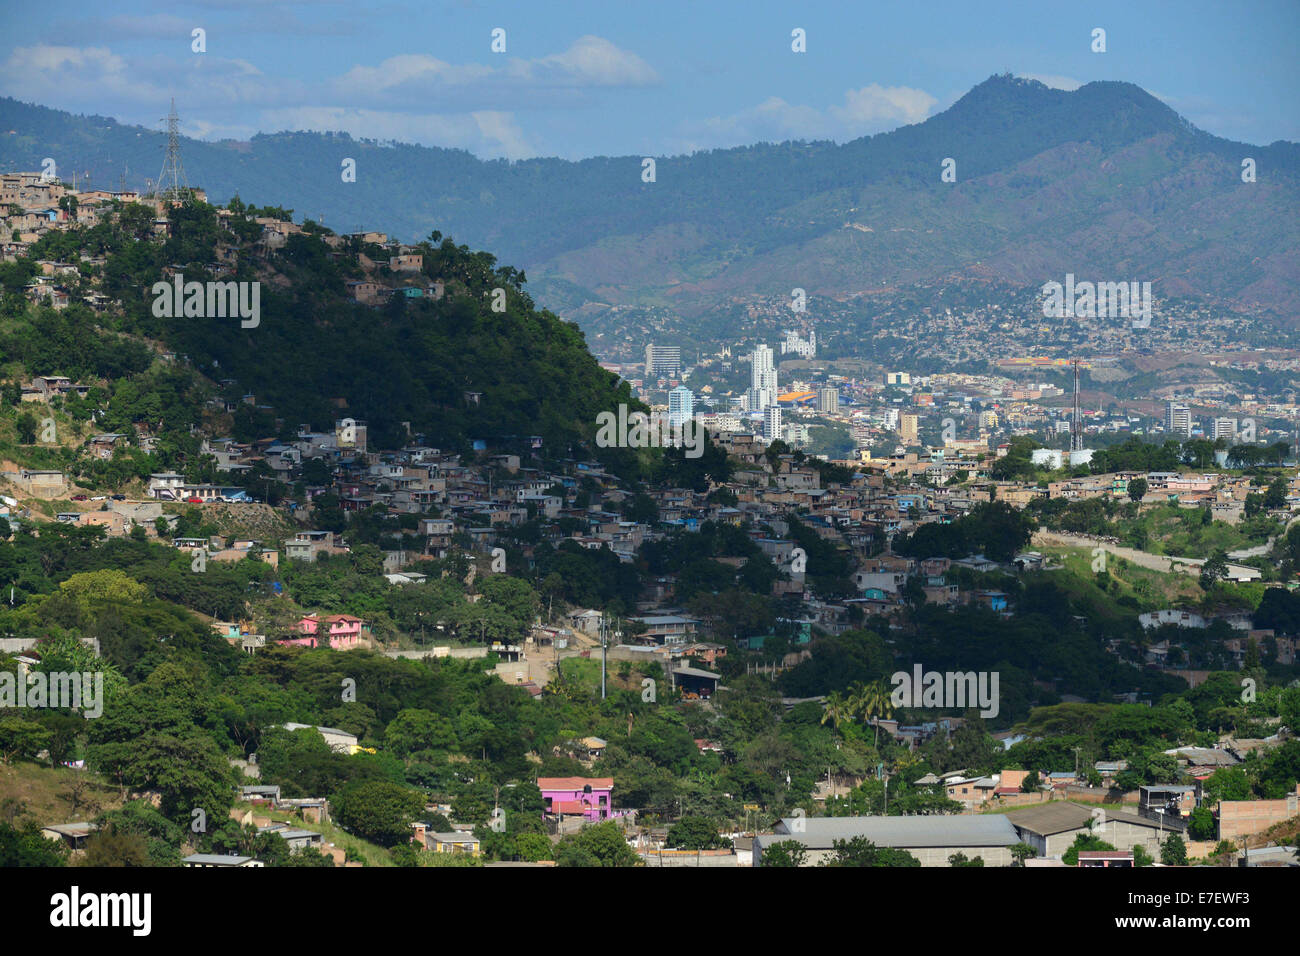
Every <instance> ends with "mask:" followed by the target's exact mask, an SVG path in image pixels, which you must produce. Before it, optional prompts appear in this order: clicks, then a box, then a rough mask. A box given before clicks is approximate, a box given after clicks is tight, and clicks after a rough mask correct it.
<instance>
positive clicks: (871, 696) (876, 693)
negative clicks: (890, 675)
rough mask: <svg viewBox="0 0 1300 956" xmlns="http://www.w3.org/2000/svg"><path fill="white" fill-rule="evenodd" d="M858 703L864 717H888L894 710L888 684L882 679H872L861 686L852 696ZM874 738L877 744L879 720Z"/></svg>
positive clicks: (878, 739) (878, 741) (878, 740)
mask: <svg viewBox="0 0 1300 956" xmlns="http://www.w3.org/2000/svg"><path fill="white" fill-rule="evenodd" d="M854 699H855V700H856V701H857V702H858V705H859V709H860V711H861V713H862V715H863V717H864V719H868V720H869V719H870V718H872V717H885V718H888V717H889V716H890V715H891V714H893V712H894V701H893V699H892V698H891V696H890V693H889V685H888V684H886V683H885V682H884V681H883V680H878V681H873V682H872V683H870V684H867V685H865V686H863V687H862V689H861V690H860V691H859V692H858V694H857V696H856V697H855V698H854ZM875 726H876V738H875V743H876V745H877V746H879V744H880V722H879V721H876V725H875Z"/></svg>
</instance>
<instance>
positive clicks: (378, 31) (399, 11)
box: [0, 0, 1300, 159]
mask: <svg viewBox="0 0 1300 956" xmlns="http://www.w3.org/2000/svg"><path fill="white" fill-rule="evenodd" d="M196 29H201V30H203V31H204V33H203V46H204V48H205V49H204V51H203V52H196V51H195V49H194V47H195V46H196V45H197V42H198V41H196V40H195V39H194V31H195V30H196ZM796 29H798V30H802V31H803V35H804V38H805V39H804V44H805V48H806V49H805V51H804V52H795V51H794V50H793V49H792V46H793V45H794V43H795V40H794V39H793V38H792V31H794V30H796ZM1097 29H1101V30H1104V31H1105V52H1094V50H1093V46H1094V43H1095V41H1094V30H1097ZM494 30H502V31H504V46H505V49H504V52H495V51H494V50H493V49H492V46H493V31H494ZM500 36H501V35H500V34H498V37H500ZM1298 39H1300V0H1238V2H1231V3H1228V2H1203V0H1182V2H1162V0H1142V2H1140V3H1134V2H1133V0H1122V2H1097V3H1082V2H1078V0H1070V2H1056V0H1028V2H1000V0H990V2H979V3H971V2H969V0H957V2H936V0H928V2H903V3H899V2H879V0H851V2H838V3H831V2H818V0H800V2H787V3H773V2H764V0H747V2H736V3H730V2H725V3H724V2H713V3H710V2H706V0H685V2H657V0H642V2H634V0H597V2H569V3H558V2H550V0H516V2H513V3H507V2H473V0H459V2H458V0H411V2H405V0H393V2H376V3H358V2H351V0H208V2H184V0H172V2H168V3H166V4H160V3H147V2H141V0H111V2H110V3H103V2H102V0H101V2H96V3H88V2H77V0H42V2H39V3H33V2H31V0H21V2H16V0H0V63H2V64H3V66H0V95H5V96H12V97H15V98H17V99H19V100H22V101H25V102H32V103H37V104H40V105H43V106H49V107H54V108H57V109H64V110H69V111H72V112H74V113H93V114H98V115H103V116H112V117H114V118H116V119H117V120H118V121H119V122H123V123H136V124H140V125H143V126H148V127H151V128H161V123H160V121H161V118H162V117H163V116H164V115H165V114H166V112H167V108H168V103H169V100H170V99H171V98H172V97H175V99H176V106H177V111H178V113H179V114H180V117H181V131H182V132H183V133H184V134H186V135H188V136H193V137H196V138H200V139H225V138H233V139H240V140H244V139H248V138H250V137H251V136H253V135H255V134H257V133H259V132H262V133H272V132H278V131H281V130H335V131H346V132H348V133H350V134H352V135H353V136H355V137H368V138H373V139H380V140H396V141H401V142H408V143H418V144H421V145H425V146H446V147H457V148H463V149H467V150H469V151H470V152H472V153H474V154H475V155H477V156H480V157H484V158H496V157H505V158H508V159H524V158H531V157H535V156H559V157H562V158H565V159H582V158H586V157H591V156H600V155H643V156H646V155H654V156H666V155H679V154H682V153H690V152H694V151H696V150H702V149H713V148H718V147H729V146H738V145H743V144H749V143H755V142H762V141H767V142H780V141H783V140H789V139H805V140H811V139H831V140H835V141H836V142H845V141H848V140H851V139H855V138H857V137H859V136H863V135H868V134H871V133H877V132H882V131H885V130H890V129H895V128H897V127H899V126H903V125H907V124H910V123H917V122H920V121H922V120H924V119H926V118H927V117H929V116H932V115H934V114H935V113H938V112H941V111H943V110H944V109H946V108H947V107H948V106H950V105H951V104H952V103H953V102H955V101H956V100H957V99H958V98H960V97H961V96H962V95H963V94H964V93H965V92H966V91H968V90H969V89H970V88H971V87H972V86H974V85H976V84H977V83H979V82H981V81H983V80H985V79H987V78H988V77H989V76H991V75H993V74H995V73H1006V72H1010V73H1014V74H1016V75H1019V76H1027V77H1033V78H1036V79H1040V80H1042V81H1043V82H1045V83H1047V84H1048V85H1049V86H1054V87H1058V88H1062V89H1074V88H1077V87H1078V86H1079V85H1081V84H1083V83H1087V82H1090V81H1093V80H1125V81H1128V82H1132V83H1136V84H1138V85H1139V86H1141V87H1143V88H1144V89H1146V90H1147V91H1149V92H1150V93H1152V94H1153V95H1155V96H1157V97H1159V98H1160V99H1161V100H1163V101H1164V102H1165V103H1167V104H1168V105H1169V106H1170V107H1172V108H1173V109H1175V110H1176V111H1177V112H1179V113H1181V114H1182V115H1183V116H1185V117H1186V118H1187V119H1188V120H1190V121H1191V122H1192V123H1193V124H1194V125H1196V126H1198V127H1200V128H1201V129H1204V130H1206V131H1208V132H1210V133H1213V134H1215V135H1218V136H1222V137H1225V138H1228V139H1232V140H1237V141H1242V142H1246V143H1250V144H1256V145H1266V144H1268V143H1272V142H1274V141H1276V140H1290V141H1300V106H1297V104H1300V57H1298V56H1297V55H1296V44H1297V40H1298ZM498 45H499V42H498Z"/></svg>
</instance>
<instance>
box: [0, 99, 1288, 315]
mask: <svg viewBox="0 0 1300 956" xmlns="http://www.w3.org/2000/svg"><path fill="white" fill-rule="evenodd" d="M55 113H56V111H49V110H45V108H43V107H24V108H22V109H20V108H19V105H18V104H15V101H12V100H0V126H3V127H7V128H10V129H16V130H17V129H23V130H24V132H23V133H22V134H18V133H16V134H15V135H14V136H4V137H0V163H7V164H13V163H17V162H20V161H21V162H22V163H26V164H28V166H30V164H31V163H33V162H39V160H40V159H41V158H42V155H55V154H54V153H53V152H51V153H42V150H43V149H46V148H48V149H50V150H58V149H62V150H64V152H66V153H71V154H72V155H73V156H74V157H75V156H78V155H89V157H90V158H89V159H87V160H85V161H84V162H83V161H81V160H77V159H74V160H73V161H72V163H73V166H74V168H87V167H91V168H92V181H100V182H102V181H103V178H104V177H108V175H109V173H108V170H109V169H110V168H111V163H110V161H111V162H118V161H125V162H127V163H128V165H130V164H131V163H132V161H134V163H135V166H134V167H133V168H141V167H140V164H141V163H143V162H145V160H144V159H143V158H142V157H144V156H146V155H147V151H148V149H149V148H152V149H153V150H154V151H155V152H154V156H155V157H156V159H157V161H159V162H160V157H161V152H160V148H161V143H162V140H163V138H162V136H161V134H146V132H145V131H144V130H141V129H140V128H138V127H130V126H122V125H120V124H115V123H111V122H108V121H107V120H106V119H105V118H104V117H84V118H80V119H78V118H76V117H72V116H71V115H70V114H66V113H64V114H57V115H58V116H61V117H62V119H61V120H59V122H58V123H56V124H54V125H55V127H56V128H55V129H53V130H46V131H45V135H44V136H43V137H42V132H41V131H42V129H44V128H45V126H48V125H49V124H50V122H51V115H52V114H55ZM101 121H102V123H101ZM96 123H100V128H98V129H95V128H94V127H95V124H96ZM43 124H44V125H43ZM59 130H61V132H59ZM78 150H80V151H81V152H80V153H78ZM182 153H183V156H184V157H185V162H186V168H187V170H189V171H190V175H191V179H192V181H194V182H196V183H198V184H202V185H204V186H205V188H207V189H208V193H209V196H211V197H213V199H214V200H215V201H218V202H220V201H224V200H225V199H226V198H227V197H228V196H230V195H234V194H242V195H243V196H244V198H256V196H258V195H265V194H268V193H269V194H274V195H276V196H277V197H283V199H282V200H281V201H283V202H284V203H286V204H287V205H289V206H290V207H291V208H294V209H295V210H297V211H298V213H299V214H300V215H305V216H308V217H311V218H319V217H321V216H322V215H323V216H324V217H325V220H326V222H327V223H329V224H330V225H331V226H333V227H334V228H336V229H338V230H339V231H341V232H342V231H347V230H349V229H351V228H353V226H354V225H355V226H356V227H361V226H363V225H364V226H365V227H367V228H380V229H386V230H387V231H389V232H391V233H393V234H395V235H398V236H401V237H404V238H419V237H422V236H424V235H427V234H428V232H430V231H432V230H433V229H438V230H440V231H442V232H443V233H445V234H448V235H453V236H455V237H456V238H457V240H458V241H463V242H468V243H469V244H470V245H471V246H474V247H478V248H493V249H495V250H498V252H499V254H500V256H501V258H502V261H508V262H513V263H515V264H517V265H518V266H520V267H521V268H523V269H525V270H527V271H528V273H529V275H530V279H531V283H530V284H531V285H532V287H533V290H534V293H535V294H536V295H537V297H538V299H539V301H540V302H542V303H544V304H546V305H547V306H549V307H552V308H555V309H557V310H575V309H578V308H580V307H582V306H583V305H586V304H588V303H591V302H607V303H611V304H667V303H671V304H672V305H673V306H674V307H675V308H679V309H681V310H682V311H684V312H688V313H689V312H691V311H700V310H707V309H709V308H712V307H715V306H716V305H717V304H718V302H719V301H721V300H723V299H725V298H727V297H732V296H743V295H747V294H753V293H766V294H772V293H775V292H777V291H779V290H781V289H784V290H785V291H786V292H787V293H788V291H789V289H790V288H791V287H792V286H801V287H804V288H807V289H808V290H809V292H810V293H819V294H827V295H846V294H855V293H860V292H863V291H868V290H875V289H879V288H881V287H885V288H889V287H897V286H898V285H902V284H906V283H909V282H917V281H921V282H926V281H943V280H945V279H949V278H951V277H953V276H962V275H967V274H971V272H972V270H975V273H976V274H981V275H982V274H986V273H987V274H992V275H995V276H997V277H999V278H1002V279H1005V280H1007V281H1012V282H1017V283H1024V284H1029V285H1041V283H1042V282H1044V281H1047V280H1048V279H1051V278H1058V279H1059V278H1060V276H1063V275H1064V274H1065V273H1066V272H1068V271H1073V272H1076V273H1084V272H1097V273H1099V274H1102V275H1113V276H1115V277H1116V278H1119V277H1120V276H1121V275H1122V276H1123V277H1130V276H1131V274H1132V273H1133V272H1134V271H1135V270H1138V271H1142V272H1144V273H1146V275H1149V276H1151V277H1152V278H1153V279H1154V280H1156V281H1158V282H1159V281H1164V282H1166V283H1167V284H1168V287H1167V288H1163V289H1161V288H1158V289H1157V294H1158V295H1159V294H1197V295H1207V296H1213V297H1215V298H1217V299H1221V300H1223V301H1225V302H1227V303H1229V304H1234V305H1242V306H1252V307H1254V306H1263V307H1266V308H1276V309H1277V310H1278V311H1279V312H1283V313H1285V312H1294V311H1296V309H1297V308H1298V307H1300V288H1297V283H1296V281H1295V279H1294V275H1295V274H1296V272H1297V270H1296V269H1295V268H1294V267H1293V263H1294V262H1295V261H1296V260H1297V259H1300V230H1298V229H1297V226H1296V225H1295V222H1296V221H1297V220H1300V215H1298V216H1292V217H1290V219H1289V221H1288V217H1286V216H1285V215H1283V216H1278V215H1277V211H1278V209H1279V208H1282V209H1286V208H1292V209H1295V210H1297V212H1300V201H1297V197H1300V145H1298V144H1294V143H1288V142H1278V143H1274V144H1271V145H1268V146H1256V145H1248V144H1242V143H1234V142H1232V141H1229V140H1226V139H1223V138H1220V137H1216V136H1213V135H1212V134H1210V133H1207V132H1205V131H1203V130H1199V129H1197V128H1196V127H1194V126H1193V125H1192V124H1190V123H1189V122H1188V121H1186V120H1185V119H1184V118H1183V117H1181V116H1180V115H1179V114H1178V113H1176V112H1175V111H1174V110H1173V109H1172V108H1170V107H1169V106H1168V105H1166V104H1165V103H1163V102H1161V101H1160V100H1159V99H1158V98H1156V97H1154V96H1152V95H1151V94H1150V93H1148V92H1146V91H1145V90H1142V89H1141V88H1140V87H1138V86H1136V85H1134V84H1131V83H1125V82H1120V81H1098V82H1093V83H1088V84H1085V85H1084V86H1081V87H1079V88H1078V89H1077V90H1074V91H1068V92H1067V91H1063V90H1057V89H1052V88H1050V87H1047V86H1046V85H1044V84H1042V83H1041V82H1038V81H1035V80H1028V79H1023V78H1017V77H1013V76H1011V75H1009V74H1002V75H996V76H993V77H990V78H989V79H987V80H985V81H983V82H982V83H980V84H978V85H977V86H975V87H973V88H972V89H971V90H969V91H968V92H967V93H966V94H965V95H963V96H962V97H961V98H959V99H958V100H957V101H956V102H955V103H953V104H952V106H950V107H949V108H948V109H946V110H944V111H942V112H940V113H937V114H935V115H934V116H931V117H929V118H928V119H926V120H924V121H923V122H921V123H917V124H913V125H910V126H904V127H899V128H898V129H895V130H891V131H888V132H882V133H877V134H874V135H872V136H866V137H861V138H859V139H855V140H851V141H849V142H846V143H843V144H836V143H833V142H830V141H825V140H822V141H814V142H803V141H786V142H784V143H780V144H771V143H758V144H754V145H751V146H742V147H732V148H728V149H718V150H710V151H707V152H697V153H693V154H686V155H679V156H675V157H659V158H657V170H656V172H657V175H656V181H655V182H653V183H644V182H642V181H641V157H636V156H615V157H593V158H589V159H584V160H580V161H569V160H559V159H546V158H543V159H529V160H521V161H514V162H511V161H507V160H480V159H477V158H475V157H473V156H472V155H471V154H469V153H468V152H466V151H464V150H455V149H445V148H441V147H421V146H411V145H408V144H393V145H384V144H380V143H378V142H376V141H366V140H358V139H354V138H352V137H351V136H349V135H347V134H337V133H308V132H280V133H269V134H258V135H257V136H255V137H253V138H252V140H250V141H248V142H247V143H242V142H236V141H230V140H227V141H222V142H218V143H202V142H199V141H193V140H186V141H185V142H184V144H183V146H182ZM128 156H131V157H135V158H134V160H131V159H128V158H127V157H128ZM1245 157H1250V158H1252V159H1254V160H1255V162H1256V166H1257V169H1258V170H1259V181H1258V182H1256V183H1249V184H1247V183H1243V182H1242V181H1241V169H1240V164H1241V161H1242V159H1243V158H1245ZM344 158H354V159H355V160H356V162H357V170H358V175H357V181H356V182H355V183H343V182H342V181H341V178H340V176H339V173H338V164H339V163H340V162H341V160H342V159H344ZM947 158H951V159H954V160H955V161H956V177H957V178H956V182H955V183H945V182H942V181H941V178H940V173H941V163H942V161H943V160H944V159H947ZM31 168H38V167H31ZM65 168H66V167H65ZM143 168H149V167H148V166H146V167H143ZM100 169H102V170H103V172H102V173H100V172H98V171H97V170H100ZM249 184H251V186H250V185H249ZM1246 187H1250V188H1246ZM864 210H868V211H869V214H864V213H863V211H864ZM863 219H868V220H871V221H865V222H864V221H862V220H863ZM846 232H847V234H845V233H846ZM909 237H910V238H909ZM1144 277H1145V276H1144Z"/></svg>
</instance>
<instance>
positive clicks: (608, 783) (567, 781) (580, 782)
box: [537, 777, 614, 790]
mask: <svg viewBox="0 0 1300 956" xmlns="http://www.w3.org/2000/svg"><path fill="white" fill-rule="evenodd" d="M588 785H590V787H591V789H592V790H613V789H614V778H613V777H538V778H537V786H538V789H541V790H581V789H582V788H583V787H585V786H588Z"/></svg>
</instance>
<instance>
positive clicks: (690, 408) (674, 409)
mask: <svg viewBox="0 0 1300 956" xmlns="http://www.w3.org/2000/svg"><path fill="white" fill-rule="evenodd" d="M694 415H695V393H694V392H692V391H691V390H690V389H689V388H687V387H686V386H685V385H678V386H677V387H676V388H674V389H673V390H672V391H670V392H669V393H668V424H669V425H672V426H673V427H674V428H680V427H681V426H682V425H684V424H685V423H686V422H689V421H690V420H691V418H692V417H693V416H694Z"/></svg>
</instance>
